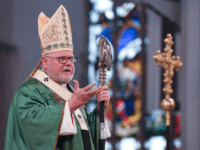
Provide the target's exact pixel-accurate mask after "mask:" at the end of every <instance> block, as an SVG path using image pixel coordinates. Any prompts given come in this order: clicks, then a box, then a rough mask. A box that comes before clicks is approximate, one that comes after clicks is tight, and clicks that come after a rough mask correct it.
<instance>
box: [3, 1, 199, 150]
mask: <svg viewBox="0 0 200 150" xmlns="http://www.w3.org/2000/svg"><path fill="white" fill-rule="evenodd" d="M60 4H62V5H63V6H65V8H66V9H67V11H68V14H69V18H70V22H71V27H72V37H73V47H74V56H76V57H78V60H77V62H76V64H75V74H74V79H76V80H77V81H79V83H80V87H84V86H86V85H88V84H91V83H93V82H96V83H97V85H96V87H98V86H99V66H98V63H99V47H98V40H99V37H100V36H104V37H106V38H107V39H108V40H109V42H110V43H112V45H113V49H112V60H111V64H110V65H111V69H110V71H106V86H108V87H109V94H110V98H111V100H110V103H109V105H108V108H107V110H106V112H105V115H106V117H107V121H108V123H109V128H110V131H111V135H112V136H111V137H110V138H109V139H107V140H106V145H105V150H165V149H167V150H168V149H170V150H200V144H199V141H200V118H199V117H197V116H198V114H200V100H199V99H200V92H198V91H199V90H200V81H199V82H197V81H198V80H197V79H198V77H199V76H198V75H199V74H200V68H198V66H199V65H198V64H200V59H199V57H200V52H199V50H200V44H199V41H200V1H199V0H152V1H149V0H73V1H70V0H59V1H55V0H43V1H40V0H35V1H27V0H20V1H19V0H6V1H5V0H4V1H3V0H0V18H1V24H0V68H1V75H0V81H1V82H0V139H1V140H0V149H3V146H4V140H5V134H6V125H7V117H8V111H9V106H10V103H11V101H12V97H13V95H14V93H15V91H16V89H17V88H18V86H19V85H20V84H21V83H22V82H24V81H25V80H26V79H27V78H28V76H29V75H30V73H31V72H32V70H33V69H34V68H35V66H36V65H37V62H38V61H39V60H40V58H41V48H40V39H39V36H38V22H37V19H38V15H39V13H40V12H41V11H43V12H45V14H46V15H47V16H49V17H51V16H52V15H53V13H54V12H55V11H56V9H57V8H58V6H59V5H60ZM167 38H168V39H167ZM170 40H171V44H170ZM168 48H169V49H172V50H173V51H172V52H171V53H170V52H169V53H170V55H171V56H170V59H171V60H173V61H172V62H170V63H171V64H172V65H171V67H172V68H170V69H171V70H170V71H171V72H170V73H171V74H172V75H171V74H170V73H169V72H168V73H169V74H170V75H171V76H170V77H171V78H170V79H169V78H168V77H166V76H165V75H166V74H167V73H166V72H167V71H166V69H167V67H166V66H165V65H164V63H163V62H161V61H163V60H162V57H168V56H169V53H167V50H166V49H168ZM158 50H160V51H159V52H158ZM161 53H162V54H161ZM164 53H165V54H164ZM166 62H169V61H168V60H166ZM158 65H159V66H158ZM168 71H169V70H168ZM168 80H172V82H171V81H169V82H170V84H168V83H169V82H168ZM197 83H198V84H197ZM70 84H71V85H72V86H74V83H73V82H72V81H71V82H70ZM164 87H165V88H169V87H170V90H169V93H170V94H169V93H168V94H166V93H167V92H166V91H167V90H166V89H165V90H163V88H164ZM166 95H167V96H170V98H172V99H173V102H174V104H175V105H174V107H173V109H171V110H170V111H166V110H163V109H162V108H163V107H161V104H162V102H163V101H162V100H163V99H165V98H166ZM96 106H97V103H96V99H95V97H94V98H92V99H91V100H90V101H89V102H88V103H87V108H88V112H91V111H92V110H93V109H94V108H95V107H96ZM168 114H169V115H170V118H168V120H167V119H166V118H167V117H166V116H168ZM168 121H169V122H170V125H168V124H167V123H168Z"/></svg>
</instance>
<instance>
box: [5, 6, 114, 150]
mask: <svg viewBox="0 0 200 150" xmlns="http://www.w3.org/2000/svg"><path fill="white" fill-rule="evenodd" d="M38 27H39V36H40V41H41V46H42V58H41V60H40V62H39V63H38V65H37V66H36V68H35V69H34V71H33V72H32V74H31V75H30V77H29V79H28V80H26V81H25V82H24V83H22V84H21V85H20V86H19V88H18V89H17V91H16V93H15V95H14V97H13V100H12V103H11V105H10V110H9V115H8V123H7V131H6V140H5V146H4V150H29V149H30V150H72V149H73V150H95V149H96V150H97V149H99V147H98V146H99V139H100V136H101V135H100V129H99V118H98V115H97V112H98V111H99V110H97V108H96V109H94V111H93V112H91V113H90V114H88V113H87V108H86V107H85V106H84V104H86V103H87V102H88V101H89V100H90V99H91V98H92V97H93V96H95V95H97V101H98V102H101V101H104V102H105V109H106V107H107V105H108V103H109V101H110V96H109V94H108V87H98V88H95V89H93V90H91V88H92V87H94V86H95V85H96V83H92V84H90V85H88V86H86V87H84V88H80V87H79V83H78V81H76V80H73V81H74V85H75V89H73V88H72V87H71V86H70V85H69V81H70V80H71V79H72V78H73V75H74V70H75V66H74V63H75V62H76V58H75V57H74V55H73V45H72V33H71V25H70V21H69V17H68V13H67V11H66V9H65V8H64V7H63V6H62V5H61V6H60V7H59V8H58V10H57V11H56V12H55V14H54V15H53V16H52V18H51V19H50V18H48V17H46V16H45V15H44V13H42V12H41V13H40V15H39V18H38ZM40 65H41V66H42V69H38V67H39V66H40ZM108 137H110V131H109V129H108V126H107V123H106V122H105V130H104V138H105V139H106V138H108Z"/></svg>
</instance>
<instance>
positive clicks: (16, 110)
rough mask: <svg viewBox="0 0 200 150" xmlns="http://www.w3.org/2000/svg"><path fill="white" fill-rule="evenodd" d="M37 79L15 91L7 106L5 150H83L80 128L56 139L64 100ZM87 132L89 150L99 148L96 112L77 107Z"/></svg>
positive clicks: (29, 81)
mask: <svg viewBox="0 0 200 150" xmlns="http://www.w3.org/2000/svg"><path fill="white" fill-rule="evenodd" d="M55 95H56V94H55V93H54V92H53V91H52V90H51V89H49V88H48V87H47V86H45V85H44V84H43V83H41V82H40V81H38V80H37V79H34V78H31V79H29V80H27V81H25V82H24V83H22V84H21V85H20V86H19V88H18V89H17V91H16V93H15V95H14V97H13V100H12V102H11V105H10V110H9V115H8V122H7V130H6V139H5V145H4V150H84V145H83V144H84V143H83V138H82V134H81V128H80V125H79V123H78V121H77V118H76V116H75V122H76V126H77V134H74V135H69V136H59V132H60V126H61V123H62V119H63V113H64V108H65V101H64V100H63V99H61V98H60V97H59V96H55ZM79 109H80V110H81V113H82V115H83V117H84V119H85V121H86V124H87V126H88V129H89V136H90V143H91V149H92V150H95V147H96V146H97V150H98V149H99V148H98V147H99V139H100V131H99V130H100V129H99V123H97V121H98V119H97V115H96V109H95V110H94V111H93V112H91V113H90V114H88V113H87V109H86V107H85V110H83V109H81V108H79Z"/></svg>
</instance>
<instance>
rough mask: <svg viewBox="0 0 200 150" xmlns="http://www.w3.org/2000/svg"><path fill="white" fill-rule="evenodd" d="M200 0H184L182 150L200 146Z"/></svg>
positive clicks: (190, 149) (180, 85)
mask: <svg viewBox="0 0 200 150" xmlns="http://www.w3.org/2000/svg"><path fill="white" fill-rule="evenodd" d="M199 6H200V1H199V0H182V1H181V53H180V58H181V60H182V62H183V67H182V68H181V70H180V72H179V77H178V79H179V81H180V82H179V86H178V87H179V99H180V100H181V111H182V131H181V137H182V150H197V149H200V143H199V141H200V117H199V114H200V69H199V68H200V67H199V66H200V20H199V19H200V7H199Z"/></svg>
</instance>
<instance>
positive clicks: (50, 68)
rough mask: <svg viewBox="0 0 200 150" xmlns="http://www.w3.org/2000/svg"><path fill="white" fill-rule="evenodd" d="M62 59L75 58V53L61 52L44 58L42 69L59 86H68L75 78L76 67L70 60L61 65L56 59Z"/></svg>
mask: <svg viewBox="0 0 200 150" xmlns="http://www.w3.org/2000/svg"><path fill="white" fill-rule="evenodd" d="M44 57H45V58H44ZM50 57H54V58H50ZM60 57H62V58H63V57H67V58H69V57H73V52H72V51H59V52H53V53H49V54H47V55H45V56H43V58H42V68H43V69H44V70H45V72H46V73H47V74H48V75H49V77H50V78H51V79H52V80H54V81H55V82H57V83H59V84H66V83H68V82H69V81H70V80H71V79H72V78H73V75H74V70H75V67H74V64H73V63H71V62H70V61H69V59H68V60H67V62H66V63H65V64H61V63H60V62H59V61H58V59H55V58H60Z"/></svg>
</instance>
